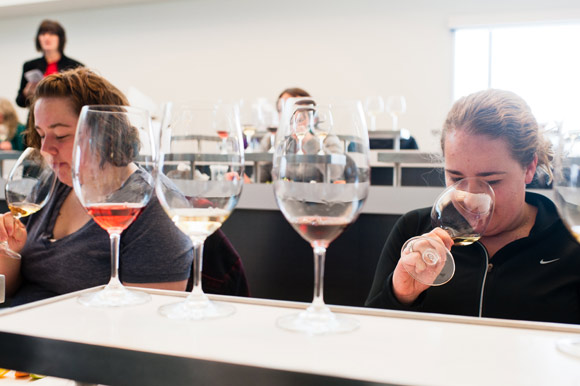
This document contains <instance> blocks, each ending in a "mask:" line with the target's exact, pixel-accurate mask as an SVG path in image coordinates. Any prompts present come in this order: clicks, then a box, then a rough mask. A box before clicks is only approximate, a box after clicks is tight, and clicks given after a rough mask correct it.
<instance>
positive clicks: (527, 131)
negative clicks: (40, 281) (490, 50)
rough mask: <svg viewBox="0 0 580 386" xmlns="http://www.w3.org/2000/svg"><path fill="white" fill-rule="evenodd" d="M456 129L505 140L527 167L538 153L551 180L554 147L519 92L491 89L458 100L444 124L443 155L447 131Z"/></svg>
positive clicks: (517, 158)
mask: <svg viewBox="0 0 580 386" xmlns="http://www.w3.org/2000/svg"><path fill="white" fill-rule="evenodd" d="M456 130H464V131H465V132H467V133H471V134H475V135H485V136H487V137H489V138H492V139H502V140H505V141H506V142H507V143H508V145H509V148H510V149H511V155H512V157H513V158H514V159H515V160H516V161H518V162H519V163H520V165H521V166H522V167H524V168H525V167H527V166H529V165H530V163H531V162H532V161H533V160H534V157H535V156H537V157H538V168H540V169H542V170H543V171H544V172H545V173H546V174H547V175H548V177H549V179H550V180H551V179H552V170H551V167H550V164H551V162H552V159H553V150H552V146H551V144H550V142H549V141H548V140H547V139H546V138H544V136H543V135H542V134H541V133H540V131H539V127H538V122H537V121H536V118H535V117H534V115H533V114H532V110H531V109H530V107H529V106H528V104H527V103H526V102H525V101H524V100H523V99H522V98H521V97H520V96H518V95H517V94H515V93H513V92H511V91H504V90H496V89H488V90H483V91H479V92H476V93H473V94H470V95H468V96H465V97H462V98H460V99H459V100H457V101H456V102H455V104H454V105H453V107H452V108H451V110H450V111H449V113H448V114H447V118H446V120H445V123H444V125H443V132H442V134H441V149H442V150H443V155H445V138H446V136H447V134H448V133H449V132H451V131H456Z"/></svg>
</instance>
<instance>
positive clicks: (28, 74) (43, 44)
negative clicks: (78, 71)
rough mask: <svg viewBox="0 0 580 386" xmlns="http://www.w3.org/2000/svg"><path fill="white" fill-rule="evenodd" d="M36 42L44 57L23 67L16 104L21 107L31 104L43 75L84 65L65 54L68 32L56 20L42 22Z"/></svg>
mask: <svg viewBox="0 0 580 386" xmlns="http://www.w3.org/2000/svg"><path fill="white" fill-rule="evenodd" d="M35 44H36V50H37V51H38V52H42V57H41V58H38V59H34V60H31V61H28V62H26V63H24V66H23V67H22V77H21V79H20V89H19V90H18V96H17V97H16V104H17V105H18V106H20V107H28V106H29V105H30V97H31V96H32V95H33V94H34V90H35V88H36V85H37V84H38V82H39V81H40V79H41V76H42V77H45V76H48V75H50V74H54V73H57V72H62V71H65V70H68V69H72V68H76V67H81V66H83V64H82V63H80V62H77V61H76V60H74V59H71V58H69V57H68V56H66V55H65V54H64V47H65V45H66V33H65V31H64V28H63V27H62V26H61V25H60V24H59V23H58V22H56V21H53V20H44V21H43V22H42V23H40V26H39V27H38V31H37V33H36V38H35ZM35 70H36V71H35ZM35 73H36V75H35ZM27 78H28V79H27Z"/></svg>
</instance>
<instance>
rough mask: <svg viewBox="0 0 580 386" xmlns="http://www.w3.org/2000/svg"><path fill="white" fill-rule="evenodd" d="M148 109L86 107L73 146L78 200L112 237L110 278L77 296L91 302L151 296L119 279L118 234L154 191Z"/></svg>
mask: <svg viewBox="0 0 580 386" xmlns="http://www.w3.org/2000/svg"><path fill="white" fill-rule="evenodd" d="M154 143H155V141H154V137H153V132H152V128H151V122H150V117H149V113H148V112H147V111H145V110H142V109H137V108H132V107H128V106H113V105H103V106H84V107H83V108H82V109H81V114H80V117H79V122H78V126H77V131H76V135H75V143H74V150H73V165H72V175H73V187H74V191H75V193H76V195H77V197H78V198H79V201H80V202H81V204H82V205H83V207H84V208H85V209H86V210H87V212H88V213H89V214H90V215H91V217H92V218H93V220H94V221H95V222H96V223H97V224H98V225H99V226H100V227H101V228H103V229H104V230H106V231H107V233H108V234H109V238H110V240H111V278H110V281H109V283H108V284H107V286H105V288H104V289H103V290H100V291H97V292H91V293H87V294H84V295H81V296H80V297H79V298H78V301H79V302H80V303H81V304H83V305H85V306H91V307H119V306H127V305H136V304H142V303H145V302H147V301H149V300H150V298H151V296H150V295H149V294H147V293H146V292H142V291H135V290H129V289H127V288H125V287H124V286H123V285H122V283H121V281H120V279H119V247H120V240H121V233H122V232H123V231H124V230H125V229H127V227H129V226H130V225H131V224H132V223H133V222H134V221H135V219H136V218H137V216H138V215H139V214H140V213H141V211H142V210H143V209H144V208H145V206H146V205H147V203H148V202H149V200H150V198H151V197H152V195H153V193H154V175H155V170H154V168H155V147H154Z"/></svg>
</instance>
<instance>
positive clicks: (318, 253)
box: [312, 245, 326, 310]
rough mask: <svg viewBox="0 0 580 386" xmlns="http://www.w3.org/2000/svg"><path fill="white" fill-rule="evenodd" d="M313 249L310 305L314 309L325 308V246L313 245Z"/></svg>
mask: <svg viewBox="0 0 580 386" xmlns="http://www.w3.org/2000/svg"><path fill="white" fill-rule="evenodd" d="M313 250H314V297H313V299H312V307H313V308H314V310H320V309H323V308H326V306H325V305H324V293H323V291H324V260H325V258H326V248H324V247H322V246H320V245H315V246H314V247H313Z"/></svg>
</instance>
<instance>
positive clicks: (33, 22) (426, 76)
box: [0, 0, 578, 151]
mask: <svg viewBox="0 0 580 386" xmlns="http://www.w3.org/2000/svg"><path fill="white" fill-rule="evenodd" d="M71 1H72V0H71ZM576 3H577V1H576V0H574V1H573V0H486V1H480V0H433V1H432V0H406V1H404V0H403V1H401V0H295V1H277V0H244V1H241V0H192V1H165V2H162V1H158V2H153V3H143V4H134V5H124V6H109V7H106V8H97V9H85V10H74V11H69V12H64V11H58V12H52V13H50V12H49V13H43V14H35V13H34V11H27V13H26V14H24V15H20V16H17V17H2V15H1V12H2V9H0V52H2V62H1V63H2V64H1V67H0V96H5V97H8V98H9V99H11V100H13V99H14V98H15V96H16V92H17V89H18V85H19V80H20V76H21V69H22V64H23V62H24V61H25V60H29V59H32V58H35V57H37V56H38V53H36V51H35V50H34V43H33V40H34V35H35V32H36V29H37V27H38V24H39V23H40V21H41V20H42V19H44V18H53V19H56V20H58V21H60V22H61V23H62V24H63V26H64V27H65V29H66V31H67V35H68V45H67V47H66V54H67V55H69V56H71V57H73V58H75V59H77V60H80V61H82V62H84V63H85V64H86V65H87V66H89V67H92V68H93V69H96V70H98V71H99V72H100V73H101V74H102V75H104V76H105V77H107V78H108V79H109V80H111V81H112V82H113V83H114V84H116V85H117V86H118V87H119V88H121V89H122V90H124V91H127V90H129V88H130V87H131V86H133V87H136V88H137V89H139V90H140V91H142V92H143V93H144V94H146V95H148V96H150V97H151V98H153V99H154V100H155V102H157V103H162V102H164V101H166V100H169V99H199V98H224V99H234V98H240V97H249V98H251V97H257V96H266V97H268V98H270V99H274V98H275V97H276V96H277V95H278V94H279V92H280V91H281V90H282V89H284V88H286V87H290V86H299V87H303V88H305V89H307V90H308V91H309V92H311V93H312V94H313V95H314V96H317V97H321V98H327V97H335V96H339V97H342V96H344V97H356V98H364V97H365V96H367V95H377V94H378V95H383V96H387V95H390V94H402V95H405V96H406V98H407V113H406V114H405V115H404V116H402V117H401V119H400V125H401V126H402V127H406V128H408V129H410V130H411V132H412V133H413V135H414V136H415V137H416V138H417V140H418V142H419V145H420V147H421V148H422V149H424V150H428V151H433V150H437V138H435V137H434V136H433V135H432V134H431V130H433V129H437V128H439V127H440V126H441V123H442V121H443V119H444V117H445V114H446V112H447V110H448V108H449V107H450V104H451V102H452V101H451V94H452V71H453V69H452V62H453V61H452V43H453V42H452V33H451V31H450V30H449V27H448V25H449V20H450V18H451V17H455V16H457V15H463V16H468V17H470V16H477V15H481V14H489V15H498V14H499V15H502V14H505V15H517V14H521V13H524V14H525V13H529V14H531V13H533V14H535V15H537V14H539V15H541V14H542V12H546V13H550V12H552V13H553V11H554V10H562V13H566V10H567V9H573V8H578V6H577V5H576ZM21 114H22V115H23V116H25V114H26V112H25V111H21Z"/></svg>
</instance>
